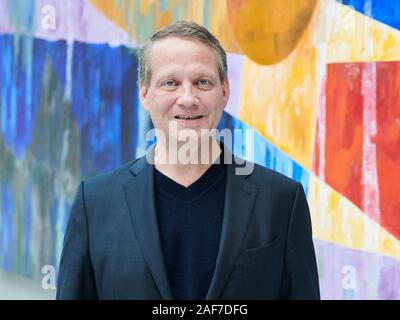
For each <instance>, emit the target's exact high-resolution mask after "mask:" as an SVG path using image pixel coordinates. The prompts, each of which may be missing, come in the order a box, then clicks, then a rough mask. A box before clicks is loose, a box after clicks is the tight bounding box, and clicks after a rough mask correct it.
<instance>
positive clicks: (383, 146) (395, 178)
mask: <svg viewBox="0 0 400 320" xmlns="http://www.w3.org/2000/svg"><path fill="white" fill-rule="evenodd" d="M377 75H378V77H377V103H378V113H377V120H378V133H377V136H376V143H377V161H378V180H379V191H380V202H381V225H383V226H384V227H386V228H387V229H388V230H389V231H391V232H392V233H393V234H394V235H395V236H396V237H397V238H398V239H400V62H385V63H383V62H382V63H378V64H377Z"/></svg>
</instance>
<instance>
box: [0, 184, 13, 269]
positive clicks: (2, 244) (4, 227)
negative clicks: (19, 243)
mask: <svg viewBox="0 0 400 320" xmlns="http://www.w3.org/2000/svg"><path fill="white" fill-rule="evenodd" d="M0 197H1V207H0V214H1V219H0V222H1V224H0V259H1V265H2V267H3V269H4V270H5V271H12V268H13V250H14V243H15V242H14V221H13V213H14V197H13V193H12V190H11V187H10V186H9V185H8V184H5V183H2V184H1V189H0Z"/></svg>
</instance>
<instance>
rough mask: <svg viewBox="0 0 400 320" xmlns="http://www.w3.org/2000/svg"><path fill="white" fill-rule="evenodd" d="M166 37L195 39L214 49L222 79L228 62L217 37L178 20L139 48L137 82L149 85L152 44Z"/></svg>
mask: <svg viewBox="0 0 400 320" xmlns="http://www.w3.org/2000/svg"><path fill="white" fill-rule="evenodd" d="M167 37H176V38H181V39H188V40H197V41H200V42H202V43H204V44H206V45H208V46H209V47H210V48H211V49H213V50H214V52H215V53H216V56H217V62H218V71H219V77H220V79H221V81H224V80H225V79H226V77H227V73H228V64H227V61H226V52H225V50H224V48H222V46H221V44H220V43H219V41H218V39H217V38H216V37H215V36H214V35H213V34H212V33H211V32H210V31H208V30H207V29H206V28H205V27H203V26H201V25H199V24H197V23H195V22H188V21H178V22H175V23H174V24H171V25H170V26H168V27H165V28H163V29H161V30H160V31H158V32H156V33H155V34H154V35H153V36H152V37H151V38H150V39H149V40H147V41H146V42H145V43H144V44H143V46H141V48H140V50H139V83H140V82H142V83H143V85H144V86H145V87H148V86H149V85H150V78H151V66H150V56H151V48H152V46H153V44H154V43H155V42H156V41H158V40H161V39H165V38H167Z"/></svg>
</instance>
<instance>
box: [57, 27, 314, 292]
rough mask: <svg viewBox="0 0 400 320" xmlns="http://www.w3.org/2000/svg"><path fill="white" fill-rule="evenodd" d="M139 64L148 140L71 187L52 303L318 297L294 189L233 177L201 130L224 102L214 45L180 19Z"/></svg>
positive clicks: (272, 176) (263, 173)
mask: <svg viewBox="0 0 400 320" xmlns="http://www.w3.org/2000/svg"><path fill="white" fill-rule="evenodd" d="M139 60H140V61H139V62H140V99H141V102H142V105H143V106H144V108H146V109H147V110H149V112H150V116H151V119H152V121H153V123H154V127H155V128H156V129H157V132H156V136H157V142H156V144H155V145H153V147H152V148H150V150H149V151H148V153H147V154H146V156H143V157H141V158H139V159H137V160H135V161H134V162H133V163H130V164H128V165H125V166H123V167H121V168H119V169H117V170H115V171H113V172H111V173H107V174H104V175H100V176H96V177H93V178H89V179H86V180H85V181H83V182H82V183H81V184H80V186H79V188H78V192H77V195H76V198H75V201H74V204H73V207H72V210H71V216H70V220H69V223H68V227H67V231H66V235H65V239H64V248H63V253H62V257H61V262H60V268H59V278H58V288H57V298H58V299H98V298H99V299H319V297H320V294H319V284H318V271H317V265H316V259H315V253H314V247H313V242H312V237H311V236H312V231H311V221H310V214H309V209H308V205H307V201H306V197H305V194H304V191H303V188H302V186H301V184H299V183H297V182H295V181H293V180H291V179H289V178H287V177H285V176H283V175H281V174H279V173H276V172H274V171H271V170H268V169H266V168H264V167H261V166H258V165H255V164H251V165H252V166H251V168H252V170H251V171H250V172H247V173H246V174H238V170H237V169H238V168H239V164H238V163H237V162H238V161H230V160H231V159H232V158H233V160H235V159H236V160H238V158H236V157H233V156H232V154H231V153H229V151H228V148H227V147H228V146H226V145H224V144H223V143H222V142H220V141H219V140H218V139H217V135H215V134H208V133H209V132H210V130H212V129H215V128H216V127H217V125H218V123H219V121H220V118H221V114H222V112H223V109H224V107H225V106H226V104H227V102H228V98H229V84H228V79H227V63H226V54H225V51H224V50H223V48H222V47H221V46H220V44H219V42H218V40H217V39H216V38H215V37H214V36H213V35H212V34H210V33H209V31H207V29H205V28H203V27H202V26H199V25H197V24H195V23H188V22H184V21H182V22H178V23H175V24H173V25H171V26H169V27H167V28H164V29H162V30H161V31H159V32H157V33H156V34H155V35H153V37H152V38H151V39H150V40H149V41H148V42H147V43H146V44H145V45H144V46H143V47H142V49H141V52H140V55H139ZM212 132H215V130H214V131H212ZM182 134H183V135H184V136H185V135H186V137H187V138H190V139H189V149H190V152H192V154H194V156H191V159H189V160H190V161H186V160H187V159H186V158H185V157H184V156H183V154H186V152H183V153H182V152H181V151H182V150H181V149H182V148H183V147H184V145H185V144H186V141H187V139H186V140H185V139H182ZM193 151H196V152H193ZM204 154H205V156H204ZM200 158H201V160H202V161H200ZM184 159H185V160H184ZM193 160H196V161H193ZM246 163H247V164H249V163H248V162H246Z"/></svg>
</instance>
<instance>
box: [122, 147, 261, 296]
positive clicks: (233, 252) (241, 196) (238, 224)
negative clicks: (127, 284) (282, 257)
mask: <svg viewBox="0 0 400 320" xmlns="http://www.w3.org/2000/svg"><path fill="white" fill-rule="evenodd" d="M225 152H226V153H225V154H226V155H228V156H226V155H225V159H227V158H228V157H230V158H231V159H232V158H234V156H233V155H232V154H231V153H230V152H229V151H225ZM148 160H149V161H150V162H151V161H153V160H154V146H153V147H152V148H151V149H150V150H149V151H148V153H147V159H146V157H142V158H140V159H138V160H137V161H136V162H135V163H134V164H133V165H132V167H131V168H130V171H131V172H132V174H133V176H134V177H133V179H132V180H130V181H129V182H128V183H126V184H125V185H124V192H125V198H126V202H127V204H128V208H129V214H130V217H131V221H132V225H133V228H134V230H135V233H136V235H137V238H138V241H139V245H140V247H141V248H142V253H143V256H144V258H145V260H146V263H147V264H148V266H149V269H150V272H151V274H152V276H153V279H154V281H155V282H156V285H157V287H158V289H159V291H160V294H161V296H162V298H163V299H167V300H171V299H173V295H172V291H171V288H170V285H169V281H168V276H167V271H166V267H165V261H164V256H163V252H162V247H161V240H160V235H159V229H158V223H157V216H156V208H155V194H154V180H153V174H154V171H153V167H152V166H151V165H150V164H149V161H148ZM235 169H236V164H235V162H233V163H232V164H228V165H227V184H226V186H227V187H226V191H225V206H224V216H223V223H222V232H221V240H220V246H219V252H218V256H217V261H216V267H215V271H214V275H213V278H212V281H211V284H210V288H209V290H208V293H207V296H206V300H212V299H218V297H219V295H220V294H221V292H222V290H223V287H224V285H225V283H226V281H227V280H228V277H229V275H230V273H231V270H232V268H233V265H234V263H235V260H236V257H237V256H238V254H239V251H240V249H241V246H242V243H243V240H244V236H245V233H246V229H247V225H248V221H249V219H250V215H251V212H252V208H253V205H254V202H255V199H256V195H257V190H258V188H257V187H256V186H254V185H253V184H250V183H249V182H247V181H246V176H244V175H236V173H235Z"/></svg>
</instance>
